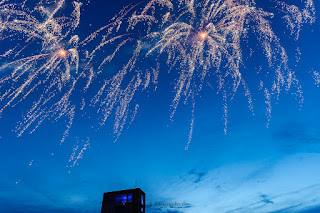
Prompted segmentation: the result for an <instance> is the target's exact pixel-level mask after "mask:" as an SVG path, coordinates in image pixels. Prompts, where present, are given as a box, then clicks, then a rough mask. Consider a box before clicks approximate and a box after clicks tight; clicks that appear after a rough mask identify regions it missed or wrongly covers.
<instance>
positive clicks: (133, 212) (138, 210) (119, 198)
mask: <svg viewBox="0 0 320 213" xmlns="http://www.w3.org/2000/svg"><path fill="white" fill-rule="evenodd" d="M145 199H146V196H145V193H144V192H143V191H142V190H141V189H140V188H136V189H129V190H122V191H115V192H108V193H104V195H103V201H102V209H101V213H145V211H146V210H145Z"/></svg>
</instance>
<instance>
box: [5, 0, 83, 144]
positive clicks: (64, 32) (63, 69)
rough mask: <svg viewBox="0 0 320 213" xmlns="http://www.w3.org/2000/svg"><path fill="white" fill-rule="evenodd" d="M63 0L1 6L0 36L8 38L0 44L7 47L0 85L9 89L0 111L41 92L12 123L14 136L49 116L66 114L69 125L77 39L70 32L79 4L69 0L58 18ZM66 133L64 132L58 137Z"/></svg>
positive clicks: (74, 80) (76, 71)
mask: <svg viewBox="0 0 320 213" xmlns="http://www.w3.org/2000/svg"><path fill="white" fill-rule="evenodd" d="M64 4H65V2H64V1H63V0H60V1H54V2H52V1H51V2H48V3H47V2H46V1H41V2H40V3H37V4H36V5H32V6H31V5H29V4H28V2H24V3H23V4H17V5H14V4H9V5H5V9H4V12H2V15H4V16H7V19H6V20H5V21H4V22H2V23H3V24H2V34H3V35H4V34H5V35H8V36H6V37H4V36H2V37H1V42H7V41H10V42H9V45H6V46H7V47H8V49H9V50H8V51H6V53H4V55H3V56H5V57H6V58H5V59H6V61H9V62H6V63H4V62H3V65H2V66H1V67H0V71H1V72H2V73H5V74H4V75H3V76H2V78H1V86H2V87H3V88H8V87H9V89H7V90H5V91H4V92H2V94H1V97H0V100H1V103H2V104H3V105H2V106H1V109H0V113H3V112H4V110H6V109H7V108H9V107H14V106H15V105H16V104H18V103H20V102H22V101H25V100H26V99H28V98H29V96H30V95H31V94H33V93H34V92H35V91H39V90H41V91H42V92H41V93H40V95H39V96H38V97H36V98H34V97H33V98H32V101H33V105H32V106H31V108H30V110H29V111H28V113H27V115H26V116H25V117H24V119H23V121H22V122H21V123H20V124H19V125H18V126H17V129H16V131H17V134H18V135H19V136H20V135H22V134H23V133H24V132H25V131H26V130H27V129H29V128H31V130H30V133H32V132H33V131H34V130H35V129H37V127H38V126H39V125H40V124H41V123H42V122H43V121H44V120H45V119H47V118H49V117H53V118H54V120H58V119H59V118H61V117H62V116H67V117H69V119H70V121H69V124H68V129H69V128H70V125H71V124H72V121H73V116H74V108H75V106H73V105H71V103H70V101H69V99H70V95H71V93H72V91H73V90H74V88H75V83H76V78H77V77H76V74H77V73H78V69H79V54H78V42H79V38H78V36H77V35H72V34H71V33H72V32H73V30H74V29H75V28H76V27H77V26H78V24H79V21H80V6H81V3H78V2H73V7H74V10H73V12H72V14H71V16H70V17H65V16H58V12H59V11H61V10H62V7H63V6H64ZM50 6H51V7H50ZM30 7H31V8H32V9H29V8H30ZM52 7H54V8H53V9H52ZM10 44H14V46H13V47H12V46H10ZM71 72H74V73H75V74H74V75H73V74H72V73H71ZM8 85H9V86H8ZM67 134H68V130H67V131H66V132H65V134H64V137H65V136H67ZM63 140H64V139H62V141H63Z"/></svg>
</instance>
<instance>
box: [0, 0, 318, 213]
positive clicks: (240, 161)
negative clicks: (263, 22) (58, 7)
mask: <svg viewBox="0 0 320 213" xmlns="http://www.w3.org/2000/svg"><path fill="white" fill-rule="evenodd" d="M67 2H68V1H67ZM257 2H259V1H257ZM130 3H132V1H129V0H122V1H110V0H91V2H90V3H84V4H83V6H82V9H81V22H80V25H79V27H78V28H77V29H76V30H75V32H74V33H76V34H78V35H79V37H80V40H81V39H84V38H85V37H86V36H88V35H89V34H90V32H93V31H95V30H97V29H99V28H100V27H101V26H104V25H105V24H106V23H108V22H109V20H110V19H111V18H112V17H113V16H114V15H115V14H116V13H117V12H118V11H120V10H121V9H122V8H123V7H124V6H126V5H129V4H130ZM315 7H316V11H317V12H318V11H319V10H320V4H319V2H318V1H315ZM316 16H317V17H316V18H317V20H316V22H315V23H314V24H312V25H309V24H306V25H305V26H303V27H302V31H301V34H300V38H299V40H298V41H294V39H293V38H292V36H290V34H289V33H288V31H285V32H284V33H283V34H280V35H279V38H280V40H283V44H284V46H285V47H286V49H287V54H288V57H289V62H288V64H289V66H290V68H291V69H292V70H294V72H295V73H296V76H297V78H298V79H299V80H300V84H301V87H302V91H303V97H304V102H303V104H302V106H300V104H299V102H298V101H297V100H296V99H295V97H296V94H294V90H295V89H294V88H293V89H292V90H289V91H288V92H286V91H284V92H282V93H281V94H280V97H279V100H273V101H272V118H271V120H270V124H268V118H267V115H266V103H265V97H264V96H263V93H261V92H260V91H258V88H257V87H252V89H251V92H252V95H253V100H254V101H253V105H254V115H253V113H252V112H251V111H250V109H249V107H248V101H247V99H246V97H245V96H244V95H243V93H244V91H243V90H241V89H239V91H237V93H236V95H235V96H234V98H233V99H232V101H230V103H229V104H228V130H227V133H226V134H225V132H224V128H225V127H224V120H223V103H222V101H221V94H218V95H217V92H216V91H213V89H211V88H210V87H206V88H205V89H203V91H202V93H201V95H199V96H198V97H197V98H196V104H195V113H194V118H195V120H194V129H193V136H192V140H191V142H190V145H189V149H188V150H185V147H186V145H187V143H188V136H189V131H190V121H191V118H192V106H191V105H190V104H187V105H184V104H181V105H179V107H178V108H177V111H176V114H175V115H174V117H173V119H172V120H170V113H171V111H170V110H171V109H170V105H171V102H172V99H173V97H174V92H173V89H172V88H173V85H172V81H170V80H169V79H168V78H170V75H168V74H166V72H164V74H163V75H161V76H160V77H159V84H158V87H157V90H156V91H154V90H152V89H151V90H149V91H143V92H141V93H139V94H138V95H137V96H135V98H134V100H133V102H134V103H138V104H139V110H138V112H137V114H136V117H135V119H134V120H133V122H132V123H131V124H127V125H125V128H124V130H123V132H122V133H121V135H120V137H119V138H118V139H117V140H116V142H115V136H114V134H113V133H112V130H113V127H112V125H113V124H112V120H110V121H107V122H106V124H105V125H104V126H102V127H99V125H96V124H97V123H98V119H96V115H95V114H96V111H97V110H96V109H94V108H93V109H90V108H87V109H86V110H87V111H85V112H82V113H80V114H78V115H79V116H76V117H75V119H74V122H73V125H72V128H71V129H70V134H69V135H68V137H67V138H66V140H65V141H64V142H63V143H61V142H60V141H61V138H62V137H63V134H64V131H65V129H66V124H67V123H68V121H67V119H66V120H65V119H61V120H59V121H57V122H52V121H48V120H47V121H44V122H43V123H42V124H41V125H40V126H39V128H37V129H36V131H35V132H33V133H32V134H29V132H26V133H25V134H23V135H22V136H21V137H17V133H16V132H15V131H14V130H15V128H16V126H17V123H18V122H19V121H21V120H22V119H23V116H25V115H26V113H27V110H28V109H29V107H28V106H30V104H31V102H32V100H28V99H26V100H25V102H21V103H19V104H17V105H16V106H14V107H9V108H7V109H6V110H5V111H4V112H3V113H2V114H1V119H0V162H1V163H0V174H1V175H0V212H6V213H20V212H27V213H29V212H30V213H36V212H47V213H51V212H61V213H73V212H89V213H93V212H100V211H101V204H102V198H103V193H104V192H108V191H117V190H124V189H130V188H136V187H139V188H141V189H142V190H143V191H144V192H145V193H146V203H147V204H149V206H148V207H147V209H146V212H149V213H151V212H163V213H182V212H188V213H189V212H204V213H205V212H218V213H220V212H221V213H224V212H257V213H262V212H277V213H280V212H281V213H282V212H299V213H300V212H301V213H313V212H320V167H319V165H320V110H319V108H320V88H319V86H320V80H319V79H317V78H316V76H314V72H315V71H320V60H319V50H320V39H319V38H320V24H319V20H320V16H319V13H317V14H316ZM275 21H278V20H277V19H276V18H275ZM273 26H275V31H280V29H277V23H276V24H274V25H273ZM2 36H4V35H2ZM250 42H254V41H249V43H250ZM6 45H7V44H4V43H3V42H1V46H0V47H1V48H5V47H6ZM297 47H299V49H300V52H301V55H300V56H299V57H300V60H299V62H297V60H296V57H295V56H296V55H297V53H296V51H295V50H296V48H297ZM128 51H129V50H128ZM119 54H122V53H119ZM1 60H2V61H1V64H3V63H4V61H5V60H6V59H5V58H1ZM149 63H150V62H149ZM163 63H165V61H164V62H163ZM259 63H260V60H259V59H258V58H257V60H255V59H254V60H251V61H250V62H249V63H247V64H246V63H244V64H243V65H242V68H241V69H242V70H243V71H244V72H245V73H247V75H249V76H250V77H249V81H250V80H254V79H255V77H256V72H257V71H256V70H257V69H258V67H259V65H260V64H259ZM261 63H262V62H261ZM117 66H122V65H119V64H117V61H113V62H111V65H108V66H105V68H104V70H103V72H105V73H107V74H106V75H102V76H107V77H108V75H110V73H111V74H112V73H113V72H114V67H117ZM145 66H149V64H148V63H146V64H145ZM1 72H2V70H1V71H0V77H3V76H5V75H6V73H1ZM171 72H172V71H171ZM107 77H106V78H107ZM98 78H99V77H98ZM101 82H103V79H102V80H101ZM101 82H99V83H100V84H101ZM99 83H97V84H99ZM97 88H98V85H97V86H96V88H95V85H93V88H92V90H88V93H90V91H97ZM7 89H8V88H6V87H4V88H3V87H1V88H0V95H2V94H4V92H5V91H6V90H7ZM37 93H41V91H35V95H36V94H37ZM261 94H262V95H261ZM77 95H78V96H81V92H79V94H77ZM75 99H77V98H75ZM79 100H80V98H79ZM0 101H1V99H0ZM0 103H1V102H0ZM1 107H3V103H1ZM133 108H134V105H133ZM87 115H90V117H89V118H88V117H86V116H87ZM267 126H268V127H267ZM77 146H78V147H80V148H78V149H75V147H77ZM84 146H87V149H86V150H84V152H83V153H82V155H81V157H80V158H79V159H78V160H76V161H75V160H70V159H71V156H72V155H73V154H74V155H76V156H77V155H78V154H79V152H80V150H81V148H83V147H84ZM74 150H75V151H74ZM156 202H157V203H162V204H172V203H175V202H176V203H180V204H182V203H187V204H188V205H185V206H180V207H166V206H164V205H162V206H161V205H159V206H155V205H154V204H155V203H156ZM150 204H151V205H150Z"/></svg>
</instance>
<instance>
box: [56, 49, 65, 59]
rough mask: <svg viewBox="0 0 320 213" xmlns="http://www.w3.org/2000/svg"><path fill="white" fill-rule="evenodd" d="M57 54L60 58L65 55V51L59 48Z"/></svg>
mask: <svg viewBox="0 0 320 213" xmlns="http://www.w3.org/2000/svg"><path fill="white" fill-rule="evenodd" d="M57 55H58V56H59V57H60V58H66V57H67V51H66V50H64V49H60V50H59V51H58V52H57Z"/></svg>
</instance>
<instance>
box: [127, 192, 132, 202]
mask: <svg viewBox="0 0 320 213" xmlns="http://www.w3.org/2000/svg"><path fill="white" fill-rule="evenodd" d="M128 203H132V194H131V193H129V194H128Z"/></svg>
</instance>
